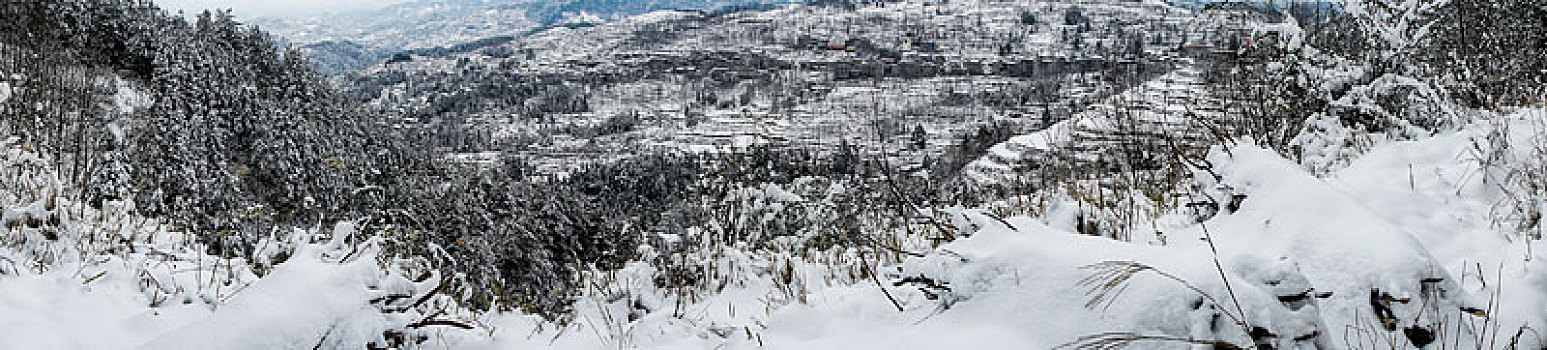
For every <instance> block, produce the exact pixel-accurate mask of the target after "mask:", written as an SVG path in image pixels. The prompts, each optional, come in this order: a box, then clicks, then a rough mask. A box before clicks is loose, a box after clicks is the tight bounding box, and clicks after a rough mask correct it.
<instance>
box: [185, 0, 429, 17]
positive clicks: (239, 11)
mask: <svg viewBox="0 0 1547 350" xmlns="http://www.w3.org/2000/svg"><path fill="white" fill-rule="evenodd" d="M403 1H404V0H155V2H156V4H157V5H160V6H161V8H164V9H167V10H168V11H173V12H176V11H177V10H183V12H187V13H190V14H192V13H198V12H199V11H203V10H205V9H218V8H228V9H232V12H234V13H235V14H236V15H237V16H238V17H265V16H294V15H303V16H304V15H315V14H321V13H326V12H336V11H344V10H357V9H366V8H372V7H380V6H386V5H390V4H394V3H399V2H403Z"/></svg>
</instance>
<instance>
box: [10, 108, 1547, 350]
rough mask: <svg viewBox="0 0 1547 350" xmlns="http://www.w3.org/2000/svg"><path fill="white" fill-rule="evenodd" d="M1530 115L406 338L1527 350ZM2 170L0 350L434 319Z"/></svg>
mask: <svg viewBox="0 0 1547 350" xmlns="http://www.w3.org/2000/svg"><path fill="white" fill-rule="evenodd" d="M1543 113H1547V111H1543V110H1526V111H1520V112H1515V113H1513V114H1511V115H1505V116H1495V117H1491V118H1485V119H1486V120H1485V121H1482V122H1478V123H1475V124H1473V125H1471V126H1467V127H1464V128H1462V129H1461V130H1458V131H1451V132H1444V133H1440V134H1439V135H1436V136H1432V137H1425V138H1420V139H1417V140H1412V141H1400V142H1385V143H1381V144H1378V145H1376V146H1374V147H1373V148H1371V149H1369V150H1368V151H1367V152H1364V154H1363V155H1362V156H1359V157H1357V158H1355V159H1353V160H1352V161H1351V162H1349V163H1348V164H1347V165H1346V166H1344V167H1339V168H1337V169H1333V170H1332V171H1331V172H1330V173H1328V174H1326V175H1324V176H1315V175H1312V173H1311V172H1308V171H1306V170H1304V169H1305V167H1304V166H1303V165H1302V164H1297V163H1296V162H1294V161H1290V160H1288V159H1286V158H1285V157H1282V156H1280V155H1278V154H1275V153H1273V152H1272V151H1269V150H1265V149H1262V148H1258V147H1255V146H1249V144H1250V143H1249V142H1242V143H1241V145H1238V146H1230V147H1226V146H1216V147H1215V149H1214V150H1213V151H1212V152H1210V154H1209V156H1208V160H1209V164H1212V168H1211V169H1209V171H1203V170H1201V169H1200V171H1199V172H1198V175H1197V176H1196V179H1195V181H1196V182H1197V185H1198V186H1197V188H1198V189H1200V190H1199V191H1198V192H1197V195H1199V196H1200V197H1202V196H1210V197H1214V198H1232V199H1230V200H1225V201H1227V202H1233V204H1234V205H1225V207H1224V208H1222V209H1220V210H1219V212H1218V214H1217V215H1212V216H1208V215H1196V214H1194V213H1190V212H1187V211H1186V210H1178V211H1177V212H1174V213H1169V214H1166V215H1163V216H1160V217H1159V218H1157V219H1154V220H1153V221H1152V222H1149V223H1148V224H1149V225H1153V227H1154V230H1155V231H1157V232H1158V235H1161V236H1164V239H1161V240H1158V241H1156V240H1150V241H1148V242H1144V243H1127V242H1120V241H1116V240H1111V239H1107V238H1102V237H1093V236H1083V235H1080V234H1077V233H1076V231H1077V228H1076V223H1075V215H1077V214H1076V213H1075V212H1073V211H1071V210H1050V211H1048V212H1047V214H1044V215H1041V216H1037V217H1012V218H1008V219H1006V220H1005V221H1003V222H1001V221H998V220H993V219H991V218H989V217H987V216H984V214H982V213H981V212H978V211H973V210H959V209H958V210H956V211H955V212H957V213H959V214H958V215H956V218H957V219H956V221H957V224H958V226H960V229H961V230H962V232H964V233H966V232H971V233H972V234H971V235H970V236H964V238H961V239H958V240H956V241H954V242H950V243H947V244H944V245H942V246H939V247H938V248H935V249H933V250H931V251H930V253H928V254H927V255H926V256H924V257H909V258H905V259H902V260H901V262H900V263H895V264H888V265H886V266H882V267H881V268H879V269H878V270H879V271H880V276H876V278H875V279H871V278H869V277H868V276H857V275H855V274H854V273H853V271H846V270H844V266H852V265H853V264H852V263H849V264H847V265H846V264H843V263H833V261H843V260H844V259H855V258H858V257H857V256H854V255H853V254H854V253H853V252H852V251H851V252H837V253H831V254H832V255H830V256H829V257H828V258H814V257H811V256H805V257H800V256H791V255H787V254H775V255H769V254H754V253H748V252H747V251H744V250H743V249H741V248H740V247H730V248H726V249H725V250H724V251H722V252H721V253H720V254H714V255H712V256H713V257H712V258H711V259H714V260H715V261H716V262H717V263H718V264H717V265H715V266H718V267H717V269H719V271H721V273H723V275H725V276H728V277H727V281H728V282H727V283H726V287H724V288H723V289H722V290H719V291H714V292H710V291H704V292H701V293H698V294H696V295H694V296H693V297H681V296H680V295H681V294H677V293H671V292H668V291H663V290H660V289H658V288H657V287H655V286H654V284H653V283H652V282H651V278H652V273H653V272H654V271H652V267H651V266H650V265H649V264H646V263H635V264H631V265H629V266H628V267H626V268H625V269H623V270H622V271H620V272H617V273H616V274H610V275H609V276H610V277H608V278H598V280H601V281H606V282H604V283H599V284H596V285H595V287H593V290H591V291H589V292H588V293H587V294H586V295H585V296H584V297H582V298H581V299H580V302H579V303H578V304H577V305H576V310H577V314H576V315H577V316H576V317H575V318H574V320H573V321H572V322H571V323H569V324H567V325H556V324H552V323H545V322H542V321H541V320H540V318H537V317H536V316H529V315H522V314H513V313H490V314H470V313H466V312H455V311H454V312H451V313H449V314H447V315H455V317H457V318H458V319H460V320H465V321H466V322H467V323H468V324H471V325H474V326H475V328H474V329H472V330H461V329H457V328H451V327H424V328H420V329H421V330H422V331H423V333H419V334H422V335H424V336H426V337H427V339H428V340H427V341H426V342H425V343H424V345H425V346H427V347H429V348H458V349H509V348H565V349H596V348H644V349H748V348H774V349H807V348H854V349H929V348H1049V347H1054V346H1058V345H1062V344H1066V343H1070V342H1073V341H1077V340H1080V339H1082V337H1086V336H1091V335H1098V334H1105V335H1106V337H1105V338H1085V340H1087V341H1097V340H1102V339H1104V340H1114V339H1118V340H1135V341H1137V342H1136V343H1133V344H1132V345H1134V346H1135V347H1138V348H1187V346H1188V344H1187V343H1186V342H1185V340H1187V339H1191V340H1194V341H1212V340H1220V341H1228V342H1231V343H1233V344H1242V345H1244V344H1251V342H1252V341H1251V340H1250V337H1249V335H1248V333H1249V332H1250V333H1255V334H1257V335H1259V336H1261V335H1264V334H1269V333H1271V335H1272V337H1271V338H1263V339H1266V340H1265V341H1267V342H1271V343H1275V344H1277V345H1279V346H1281V347H1285V348H1332V349H1338V348H1390V347H1393V346H1395V347H1397V348H1402V347H1408V346H1409V344H1410V341H1409V340H1408V339H1410V338H1409V337H1408V336H1407V335H1405V334H1407V333H1408V332H1411V331H1404V330H1405V329H1409V328H1412V329H1427V330H1431V331H1433V332H1434V333H1436V334H1437V337H1438V338H1439V340H1440V341H1443V342H1447V343H1452V344H1455V343H1459V344H1461V347H1464V348H1472V347H1473V344H1477V345H1478V346H1480V347H1484V348H1488V347H1502V346H1504V345H1505V344H1509V343H1510V342H1511V341H1512V337H1514V336H1515V334H1516V332H1517V331H1520V332H1522V333H1521V334H1522V335H1520V336H1519V339H1518V340H1517V341H1516V344H1517V345H1518V346H1519V347H1520V348H1535V347H1541V346H1543V345H1544V343H1542V342H1541V340H1540V338H1539V337H1538V336H1536V335H1535V334H1534V332H1531V331H1529V330H1524V331H1522V329H1525V328H1522V327H1526V326H1529V327H1539V326H1541V325H1543V324H1547V312H1544V311H1542V310H1547V270H1544V269H1547V266H1543V262H1542V261H1544V260H1547V253H1544V252H1543V250H1542V247H1537V246H1533V245H1537V244H1539V243H1540V242H1539V240H1532V239H1527V237H1528V236H1529V235H1532V234H1537V235H1539V234H1540V232H1516V231H1515V230H1514V227H1515V226H1514V225H1507V224H1501V222H1505V221H1503V219H1501V216H1500V215H1499V212H1500V211H1501V210H1503V209H1504V208H1501V206H1503V205H1507V204H1509V203H1514V202H1511V201H1509V197H1508V196H1509V195H1510V194H1512V192H1509V191H1508V190H1507V189H1509V188H1510V186H1509V185H1508V184H1509V183H1510V182H1509V181H1510V179H1508V178H1506V177H1504V175H1505V174H1507V173H1508V172H1506V171H1503V170H1500V169H1503V168H1500V167H1508V166H1514V165H1530V164H1536V166H1540V164H1539V163H1530V162H1533V161H1534V162H1540V161H1541V160H1540V159H1536V158H1533V157H1539V156H1540V155H1539V154H1534V153H1532V152H1534V151H1533V150H1534V149H1535V148H1534V147H1537V146H1539V145H1540V144H1541V142H1542V140H1541V138H1542V135H1544V134H1543V133H1542V132H1543V130H1542V129H1541V127H1542V125H1541V124H1540V122H1539V121H1537V120H1536V119H1539V118H1541V116H1543V115H1544V114H1543ZM1482 140H1503V141H1500V142H1495V143H1492V145H1493V146H1477V145H1478V143H1479V142H1483V141H1482ZM1485 144H1486V143H1485ZM1490 147H1491V148H1490ZM4 150H5V153H4V155H5V158H4V162H5V164H4V165H5V167H4V169H7V170H5V171H6V173H4V175H5V176H7V177H6V178H7V179H8V180H7V181H11V180H10V179H28V180H27V181H26V182H25V183H13V182H7V186H14V187H11V188H13V189H14V188H24V187H26V186H30V188H43V189H47V190H44V191H41V192H32V193H23V192H20V191H8V192H7V193H6V194H5V197H4V201H3V202H0V204H3V205H4V209H5V219H6V222H7V223H8V224H7V225H6V227H7V228H6V230H8V231H7V234H6V235H5V237H7V238H6V240H5V241H3V243H4V246H3V247H0V315H4V317H0V348H7V349H11V348H15V349H55V348H65V349H72V348H78V349H119V348H135V347H141V348H147V349H209V348H225V349H238V348H250V349H274V348H357V347H359V346H360V344H363V343H367V342H372V341H378V342H379V341H381V340H382V339H381V338H382V337H383V336H382V334H383V332H385V331H388V330H392V329H403V327H404V325H407V324H409V323H411V322H414V321H419V320H422V319H425V318H424V317H426V316H435V317H452V316H436V315H433V314H431V315H426V314H412V315H410V314H406V313H392V312H386V311H383V310H386V309H390V308H389V307H384V306H382V305H383V303H381V302H380V300H379V298H380V297H382V296H385V295H389V294H394V293H399V294H406V295H411V296H414V297H418V296H421V295H425V293H426V292H427V291H428V290H429V289H430V288H429V287H428V286H426V284H425V283H415V282H412V281H409V280H408V279H406V278H402V277H400V276H399V275H398V274H397V273H393V272H390V271H393V269H390V268H383V267H382V266H383V265H382V264H378V263H377V262H378V260H379V259H378V257H377V256H376V255H375V253H374V251H375V250H374V249H373V248H371V247H372V246H371V245H370V244H369V243H365V244H347V243H346V242H359V241H360V240H349V239H345V238H346V237H349V236H350V235H352V234H353V231H352V228H351V227H350V226H349V225H348V224H344V225H340V226H339V227H336V228H334V229H332V230H325V232H321V233H311V232H297V233H295V234H292V235H288V236H289V237H291V238H288V239H281V240H276V241H275V245H276V247H286V249H294V253H293V255H292V257H290V258H289V259H288V260H286V261H284V262H283V263H280V264H278V265H276V266H274V267H273V268H272V270H271V271H269V272H268V273H267V274H265V275H264V276H263V277H261V278H259V277H257V276H256V275H255V274H253V273H252V271H251V268H249V267H247V265H248V263H247V262H241V261H229V260H223V259H220V258H218V257H212V256H208V255H204V254H203V253H201V251H202V250H200V249H197V248H198V245H197V244H194V243H191V242H187V241H186V240H187V239H188V237H187V236H185V235H183V234H181V233H178V232H172V231H169V230H166V229H164V228H163V227H162V226H158V225H156V224H155V222H154V221H147V220H144V219H138V218H134V217H133V216H132V215H128V214H125V213H115V212H111V211H110V209H108V210H103V211H97V210H92V209H88V208H84V207H83V206H81V205H78V204H74V203H70V202H68V201H63V200H57V201H50V200H48V199H47V198H50V197H48V196H42V194H46V193H47V192H49V191H57V190H59V189H61V188H62V187H61V186H60V185H59V184H58V182H57V181H52V180H48V179H49V178H50V177H51V176H53V175H52V172H51V171H50V170H48V165H47V164H48V162H46V161H44V160H43V159H41V158H39V157H37V156H35V155H33V154H31V153H29V152H28V151H26V150H25V149H24V148H21V147H20V146H19V145H18V144H15V143H14V141H12V142H10V143H6V144H5V148H4ZM1477 152H1494V153H1490V154H1494V156H1490V157H1479V156H1478V154H1477ZM1479 159H1495V160H1502V161H1500V162H1494V163H1491V164H1490V165H1489V166H1483V165H1480V163H1479ZM1216 175H1217V176H1216ZM19 184H20V185H19ZM776 192H777V193H776ZM768 193H774V195H777V197H781V198H785V199H782V200H798V198H794V197H791V196H793V195H790V194H786V193H784V192H782V191H774V192H768ZM35 195H37V196H35ZM50 203H52V204H50ZM1055 207H1057V206H1055ZM1066 208H1067V207H1066ZM52 216H57V217H59V219H57V221H58V222H59V223H58V224H54V223H51V222H53V221H51V220H54V219H48V218H49V217H52ZM28 218H42V219H39V220H42V221H43V223H42V224H37V227H32V226H31V225H29V224H28V223H27V221H28V220H27V219H28ZM1200 219H1203V220H1201V221H1200ZM13 222H14V223H16V224H15V225H11V224H10V223H13ZM1006 223H1007V224H1009V225H1008V226H1007V225H1006ZM1539 227H1540V226H1537V228H1536V229H1539ZM48 230H55V231H49V232H54V233H53V234H55V235H58V236H56V237H58V239H57V240H49V239H46V237H45V231H48ZM63 242H72V244H69V245H67V244H64V243H63ZM73 242H81V243H79V244H73ZM90 242H97V243H90ZM103 242H126V243H123V244H121V245H113V244H107V243H103ZM367 242H368V241H367ZM115 246H116V247H118V248H112V249H110V248H108V247H115ZM1215 251H1217V254H1216V253H1214V252H1215ZM1216 259H1217V260H1216ZM851 261H852V260H851ZM1216 264H1217V265H1216ZM389 265H390V264H389ZM430 284H433V283H430ZM1093 298H1094V299H1093ZM892 299H895V303H894V301H892ZM373 300H376V301H377V302H373ZM1093 300H1094V301H1093ZM386 304H391V303H390V302H388V303H386ZM1375 305H1380V306H1379V307H1378V306H1375ZM1382 308H1384V310H1382ZM1378 314H1386V315H1389V317H1388V318H1387V320H1388V321H1389V322H1392V328H1391V329H1396V330H1395V331H1388V330H1386V329H1387V328H1385V327H1384V325H1383V324H1382V318H1381V317H1380V316H1377V315H1378ZM410 316H413V317H410ZM1236 320H1239V323H1237V322H1236ZM1239 324H1246V325H1250V327H1261V328H1262V329H1263V330H1262V331H1260V332H1259V331H1256V330H1253V329H1250V328H1248V327H1242V326H1240V325H1239ZM1415 327H1416V328H1415ZM1146 337H1147V338H1146ZM1160 338H1166V339H1169V340H1162V339H1160ZM1392 344H1396V345H1392Z"/></svg>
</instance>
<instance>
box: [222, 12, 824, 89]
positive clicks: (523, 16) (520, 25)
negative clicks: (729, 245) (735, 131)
mask: <svg viewBox="0 0 1547 350" xmlns="http://www.w3.org/2000/svg"><path fill="white" fill-rule="evenodd" d="M790 2H796V1H794V0H568V1H543V0H419V1H412V2H407V3H402V4H397V5H393V6H389V7H386V8H381V9H375V10H365V11H356V12H349V13H342V14H327V15H325V16H323V15H319V16H314V17H307V18H259V19H254V20H252V22H253V23H254V24H258V25H259V26H261V27H263V28H264V29H266V30H269V31H271V32H274V33H276V34H279V35H280V36H281V37H283V38H284V39H285V40H287V41H289V42H291V43H294V44H297V45H298V46H301V47H302V48H303V50H305V51H306V53H307V54H308V56H309V57H310V58H312V60H313V61H314V62H316V63H317V66H318V68H320V69H322V70H323V71H324V72H328V73H342V72H348V71H352V70H355V69H359V68H361V67H364V66H365V65H368V64H371V63H373V62H377V61H381V60H383V59H385V58H386V57H388V56H390V55H392V54H393V53H397V52H403V51H407V50H414V49H435V48H442V47H452V46H455V45H458V44H463V43H469V42H476V41H479V40H484V39H487V38H491V37H502V36H515V35H521V34H524V33H527V32H531V31H533V30H536V29H540V28H544V27H550V26H556V25H566V26H571V25H594V24H598V23H599V22H606V21H612V20H617V19H621V18H624V17H628V16H633V15H638V14H642V13H646V12H650V11H658V10H666V9H678V10H694V11H717V10H725V9H741V8H758V7H766V6H769V5H774V4H782V3H790Z"/></svg>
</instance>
